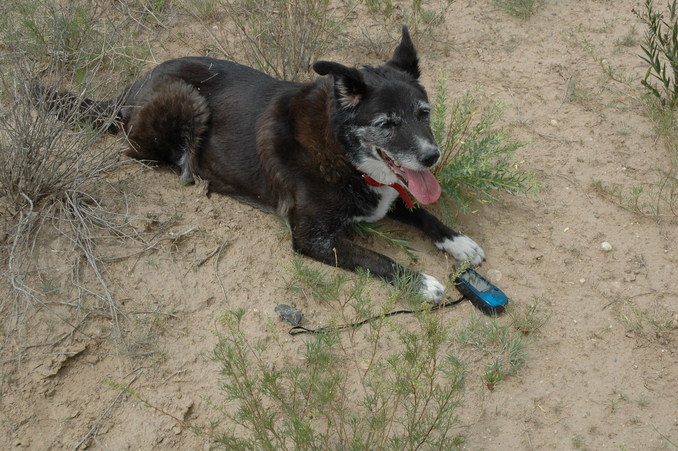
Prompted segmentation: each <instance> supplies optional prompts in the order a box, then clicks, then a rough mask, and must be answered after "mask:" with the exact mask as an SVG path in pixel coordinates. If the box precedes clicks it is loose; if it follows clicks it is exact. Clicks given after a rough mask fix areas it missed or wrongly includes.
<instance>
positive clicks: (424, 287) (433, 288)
mask: <svg viewBox="0 0 678 451" xmlns="http://www.w3.org/2000/svg"><path fill="white" fill-rule="evenodd" d="M419 294H421V296H422V297H423V298H424V299H425V300H426V301H428V302H430V303H432V304H439V303H440V301H442V300H443V297H444V296H445V285H443V284H442V283H440V282H438V279H436V278H435V277H433V276H429V275H428V274H424V273H421V279H420V280H419Z"/></svg>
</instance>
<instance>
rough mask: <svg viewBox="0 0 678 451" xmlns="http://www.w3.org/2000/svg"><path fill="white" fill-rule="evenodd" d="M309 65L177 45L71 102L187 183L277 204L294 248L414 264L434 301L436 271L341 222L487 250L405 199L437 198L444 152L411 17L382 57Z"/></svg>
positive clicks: (325, 256)
mask: <svg viewBox="0 0 678 451" xmlns="http://www.w3.org/2000/svg"><path fill="white" fill-rule="evenodd" d="M313 70H314V71H315V72H316V73H317V74H318V75H320V77H318V78H316V80H315V81H312V82H305V83H301V82H290V81H282V80H278V79H275V78H272V77H270V76H268V75H266V74H264V73H262V72H259V71H257V70H255V69H253V68H250V67H247V66H244V65H240V64H238V63H235V62H231V61H226V60H220V59H213V58H208V57H184V58H178V59H172V60H169V61H166V62H164V63H162V64H160V65H158V66H156V67H155V68H154V69H152V70H151V71H150V72H148V73H147V74H146V75H145V76H143V77H142V78H141V79H139V80H138V81H136V82H135V83H133V84H132V85H130V86H129V87H127V88H126V89H125V90H124V91H123V93H122V94H121V95H120V96H118V97H117V98H116V99H114V100H109V101H96V100H91V99H85V100H84V101H82V102H81V103H80V108H81V110H82V111H83V115H84V116H88V117H87V119H89V120H90V121H93V122H95V123H97V121H99V122H101V121H102V118H103V117H105V114H113V115H115V118H116V121H115V124H113V125H111V126H110V131H111V132H114V133H116V132H122V133H124V135H125V136H126V139H127V141H128V143H129V149H128V150H127V151H126V154H127V155H128V156H130V157H132V158H137V159H140V160H153V161H157V162H164V163H170V164H173V165H176V166H178V167H179V168H180V171H181V175H180V177H181V181H182V182H183V183H191V182H192V181H193V180H194V178H195V177H199V178H200V179H202V180H205V181H207V183H208V192H210V193H211V192H216V193H221V194H226V195H229V196H232V197H233V198H235V199H237V200H239V201H242V202H244V203H247V204H250V205H252V206H254V207H257V208H260V209H262V210H265V211H268V212H272V213H275V214H278V215H280V216H281V217H282V218H284V219H285V220H286V221H287V223H288V225H289V227H290V229H291V232H292V246H293V248H294V250H295V251H297V252H299V253H301V254H303V255H306V256H308V257H310V258H313V259H315V260H318V261H321V262H323V263H326V264H329V265H333V266H338V267H341V268H345V269H348V270H356V269H357V268H363V269H365V270H368V271H369V272H370V273H371V274H372V275H374V276H377V277H379V278H381V279H383V280H386V281H388V282H393V281H395V280H396V279H397V278H398V277H402V276H407V277H410V278H411V280H412V281H413V282H412V283H414V284H415V285H414V288H415V290H416V291H417V292H418V293H419V294H420V295H421V297H422V298H423V299H424V300H426V301H429V302H431V303H439V302H441V301H442V300H443V298H444V290H445V287H444V285H443V284H442V283H441V282H440V281H438V280H437V279H435V278H434V277H433V276H430V275H428V274H425V273H419V272H416V271H414V270H412V269H409V268H406V267H404V266H402V265H400V264H398V263H396V262H395V261H394V260H392V259H391V258H389V257H387V256H385V255H382V254H380V253H377V252H375V251H372V250H369V249H367V248H365V247H363V246H360V245H358V244H356V243H354V242H353V241H351V240H350V238H349V235H348V234H347V228H348V227H349V226H350V224H352V223H356V222H375V221H378V220H380V219H382V218H384V217H389V218H393V219H395V220H397V221H400V222H402V223H405V224H409V225H412V226H414V227H416V228H418V229H420V230H421V231H423V232H424V233H425V234H426V235H428V236H429V237H430V238H431V239H432V240H433V242H434V244H435V246H436V247H437V248H438V249H441V250H443V251H445V252H447V253H448V254H450V255H451V256H452V257H454V258H455V259H456V260H457V261H458V262H462V261H468V262H469V263H470V264H471V265H474V266H476V265H479V264H480V263H481V262H482V261H483V260H484V259H485V254H484V252H483V250H482V249H481V247H480V246H479V245H478V244H476V242H475V241H473V240H472V239H470V238H469V237H467V236H465V235H462V234H460V233H457V232H455V231H454V230H452V229H450V228H449V227H447V226H446V225H444V224H443V223H442V222H441V221H439V220H438V219H437V218H436V217H435V216H434V215H432V214H431V213H429V212H427V211H426V210H425V209H424V208H423V207H421V206H415V205H414V203H413V202H412V200H411V198H412V197H414V199H416V200H417V202H418V204H420V205H428V204H432V203H434V202H436V201H437V200H438V198H439V197H440V194H441V187H440V185H439V184H438V182H437V181H436V179H435V177H434V176H433V175H432V173H431V172H430V169H431V168H432V167H434V166H435V165H436V164H437V163H438V162H439V160H440V158H441V152H440V149H439V147H438V144H437V143H436V141H435V139H434V137H433V133H432V131H431V126H430V122H429V118H430V113H431V106H430V104H429V102H428V97H427V94H426V90H425V89H424V87H423V86H422V85H421V84H420V83H419V77H420V69H419V58H418V55H417V51H416V49H415V47H414V44H413V43H412V39H411V37H410V34H409V32H408V29H407V27H406V26H404V27H403V29H402V38H401V41H400V43H399V44H398V46H397V47H396V49H395V51H394V53H393V56H392V57H391V59H390V60H389V61H387V62H386V63H385V64H383V65H381V66H377V67H372V66H364V67H362V68H354V67H347V66H344V65H342V64H339V63H336V62H330V61H318V62H316V63H314V64H313ZM65 96H67V95H65ZM71 96H72V95H71ZM63 97H64V96H63V95H62V98H61V99H60V101H63V100H64V98H63ZM52 100H55V99H52ZM66 100H68V99H66Z"/></svg>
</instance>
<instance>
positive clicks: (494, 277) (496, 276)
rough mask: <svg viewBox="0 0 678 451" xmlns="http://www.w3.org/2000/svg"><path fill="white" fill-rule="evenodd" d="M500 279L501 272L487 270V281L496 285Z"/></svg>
mask: <svg viewBox="0 0 678 451" xmlns="http://www.w3.org/2000/svg"><path fill="white" fill-rule="evenodd" d="M501 277H502V274H501V271H499V270H496V269H488V270H487V280H489V281H490V282H492V283H494V284H497V283H499V281H500V280H501Z"/></svg>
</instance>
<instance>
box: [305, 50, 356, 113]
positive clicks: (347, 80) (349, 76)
mask: <svg viewBox="0 0 678 451" xmlns="http://www.w3.org/2000/svg"><path fill="white" fill-rule="evenodd" d="M313 70H314V71H316V73H318V74H319V75H332V77H334V95H335V97H336V98H337V101H338V102H339V104H340V105H341V106H342V107H343V108H351V107H354V106H356V105H358V104H359V103H360V102H361V101H362V100H363V96H364V95H365V91H366V90H367V87H366V86H365V81H364V80H363V76H362V74H361V73H360V71H359V70H358V69H356V68H354V67H346V66H344V65H342V64H339V63H333V62H331V61H318V62H316V63H314V64H313Z"/></svg>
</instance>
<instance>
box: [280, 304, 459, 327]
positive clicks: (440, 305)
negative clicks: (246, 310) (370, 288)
mask: <svg viewBox="0 0 678 451" xmlns="http://www.w3.org/2000/svg"><path fill="white" fill-rule="evenodd" d="M464 299H466V296H462V297H460V298H459V299H457V300H455V301H450V302H446V301H442V302H440V303H439V304H436V305H434V306H432V307H424V308H420V309H419V310H395V311H392V312H388V313H385V314H383V315H375V316H372V317H370V318H367V319H364V320H362V321H357V322H355V323H350V324H342V325H340V326H325V327H320V328H318V329H308V328H306V327H304V326H294V327H293V328H291V329H290V330H289V331H288V333H289V334H290V335H300V334H326V333H329V332H341V331H343V330H347V329H354V328H357V327H360V326H362V325H363V324H365V323H369V322H372V321H374V320H375V319H380V318H386V317H389V316H395V315H401V314H404V313H419V312H424V311H431V312H432V311H435V310H440V309H442V308H445V307H451V306H453V305H457V304H459V303H460V302H461V301H463V300H464Z"/></svg>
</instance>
